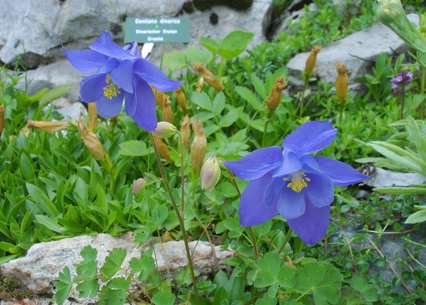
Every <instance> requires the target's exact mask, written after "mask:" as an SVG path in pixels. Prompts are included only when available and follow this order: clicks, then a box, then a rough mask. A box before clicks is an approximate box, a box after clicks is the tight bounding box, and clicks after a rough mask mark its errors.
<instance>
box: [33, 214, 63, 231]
mask: <svg viewBox="0 0 426 305" xmlns="http://www.w3.org/2000/svg"><path fill="white" fill-rule="evenodd" d="M34 217H35V219H36V221H37V222H38V223H39V224H41V225H42V226H45V227H46V228H48V229H49V230H51V231H53V232H56V233H61V234H63V233H65V232H66V231H67V230H66V229H65V228H64V227H63V226H61V225H60V224H58V220H57V218H53V217H49V216H46V215H35V216H34Z"/></svg>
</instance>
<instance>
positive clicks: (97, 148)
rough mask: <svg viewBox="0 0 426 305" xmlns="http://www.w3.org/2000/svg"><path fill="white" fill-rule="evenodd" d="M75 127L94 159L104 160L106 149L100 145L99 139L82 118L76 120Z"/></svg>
mask: <svg viewBox="0 0 426 305" xmlns="http://www.w3.org/2000/svg"><path fill="white" fill-rule="evenodd" d="M77 127H78V130H79V131H80V135H81V139H82V140H83V142H84V145H86V147H87V148H88V149H89V151H90V153H91V154H92V155H93V156H94V157H95V159H96V160H104V159H105V157H106V151H105V149H104V147H103V146H102V144H101V141H99V139H98V137H97V136H96V134H94V133H93V132H91V131H90V130H89V128H88V127H87V125H86V123H85V122H84V120H83V119H82V118H80V119H79V120H78V122H77Z"/></svg>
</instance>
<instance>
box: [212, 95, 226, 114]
mask: <svg viewBox="0 0 426 305" xmlns="http://www.w3.org/2000/svg"><path fill="white" fill-rule="evenodd" d="M225 103H226V99H225V94H223V92H219V93H218V94H217V95H216V97H215V98H214V100H213V105H212V112H213V113H214V114H215V115H217V116H218V115H220V114H221V113H222V111H223V109H224V108H225Z"/></svg>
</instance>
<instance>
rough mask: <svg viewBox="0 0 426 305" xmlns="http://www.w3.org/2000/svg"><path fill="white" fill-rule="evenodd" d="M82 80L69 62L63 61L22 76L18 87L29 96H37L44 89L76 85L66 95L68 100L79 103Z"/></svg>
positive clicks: (30, 71)
mask: <svg viewBox="0 0 426 305" xmlns="http://www.w3.org/2000/svg"><path fill="white" fill-rule="evenodd" d="M80 80H81V76H80V72H79V71H77V70H76V69H75V68H74V67H73V66H72V65H71V64H70V63H69V62H68V61H67V60H61V61H58V62H55V63H53V64H49V65H43V66H40V67H38V68H37V69H34V70H29V71H27V72H25V73H23V74H21V75H20V80H19V82H18V85H17V87H18V88H19V89H21V90H24V91H26V92H28V94H35V93H36V92H37V91H38V90H40V89H41V88H44V87H48V88H55V87H57V86H62V85H69V84H75V86H74V87H73V88H72V89H71V90H70V91H68V92H67V93H66V94H65V96H66V97H67V99H68V100H70V101H71V102H74V101H78V99H79V96H80V92H79V90H80V86H79V83H80Z"/></svg>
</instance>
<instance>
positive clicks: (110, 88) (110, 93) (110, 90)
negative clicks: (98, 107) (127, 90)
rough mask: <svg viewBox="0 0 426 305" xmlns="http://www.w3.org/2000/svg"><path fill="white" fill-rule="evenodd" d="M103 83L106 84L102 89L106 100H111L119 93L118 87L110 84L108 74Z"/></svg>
mask: <svg viewBox="0 0 426 305" xmlns="http://www.w3.org/2000/svg"><path fill="white" fill-rule="evenodd" d="M105 82H106V83H107V85H106V86H105V87H104V95H105V97H106V98H108V99H112V98H113V97H115V96H117V95H119V94H120V93H121V92H120V87H119V86H117V85H116V84H114V83H113V82H112V80H111V76H110V75H109V74H107V76H106V79H105Z"/></svg>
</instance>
